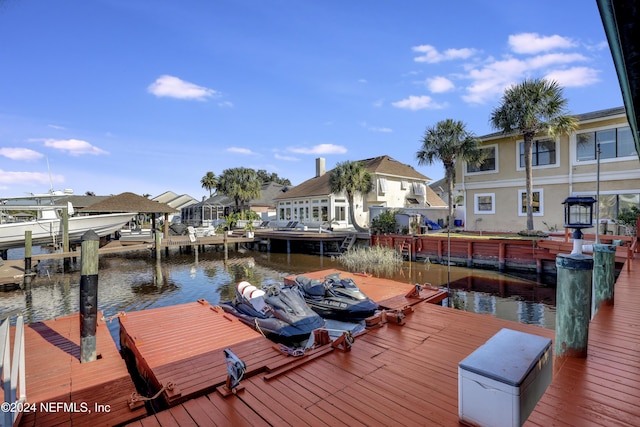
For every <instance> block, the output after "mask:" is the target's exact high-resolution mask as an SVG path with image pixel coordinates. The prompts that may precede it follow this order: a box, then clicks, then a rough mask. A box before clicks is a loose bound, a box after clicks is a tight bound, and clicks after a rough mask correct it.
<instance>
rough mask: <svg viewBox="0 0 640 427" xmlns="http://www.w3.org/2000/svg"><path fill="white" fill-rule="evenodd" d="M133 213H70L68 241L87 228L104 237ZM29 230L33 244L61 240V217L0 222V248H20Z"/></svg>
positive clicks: (45, 243) (120, 226)
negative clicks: (81, 214) (82, 214)
mask: <svg viewBox="0 0 640 427" xmlns="http://www.w3.org/2000/svg"><path fill="white" fill-rule="evenodd" d="M135 215H136V214H135V213H133V212H125V213H115V214H102V215H87V216H73V217H70V218H69V241H70V242H78V241H80V239H81V238H82V236H83V235H84V233H86V232H87V231H89V230H93V231H94V232H95V233H96V234H97V235H98V236H100V237H104V236H108V235H110V234H112V233H115V232H116V231H118V230H120V229H121V228H122V226H123V225H125V224H126V223H127V222H128V221H129V220H131V218H132V217H134V216H135ZM28 230H30V231H31V242H32V245H33V246H41V245H51V244H53V245H55V244H58V243H61V242H62V232H63V229H62V220H61V219H59V218H50V219H38V220H35V221H25V222H12V223H6V224H0V250H6V249H11V248H21V247H24V243H25V232H26V231H28Z"/></svg>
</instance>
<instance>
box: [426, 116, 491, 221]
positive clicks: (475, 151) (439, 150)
mask: <svg viewBox="0 0 640 427" xmlns="http://www.w3.org/2000/svg"><path fill="white" fill-rule="evenodd" d="M484 154H485V153H484V151H483V150H482V149H481V141H480V140H479V139H478V138H476V136H475V135H474V134H473V133H472V132H469V131H468V130H467V129H466V126H465V124H464V123H463V122H461V121H459V120H453V119H446V120H442V121H439V122H438V123H436V125H435V126H432V127H429V128H427V130H426V131H425V132H424V137H423V138H422V147H421V148H420V149H419V150H418V152H417V153H416V158H417V159H418V164H420V165H425V164H426V165H430V164H433V162H434V161H436V160H440V161H441V162H442V164H443V165H444V173H445V180H446V182H447V188H448V190H447V191H448V192H449V200H448V203H449V218H448V220H447V223H448V224H447V227H449V228H451V220H452V218H453V188H454V185H455V182H456V161H458V160H463V161H466V162H467V163H469V164H474V165H477V164H480V163H482V161H483V160H484Z"/></svg>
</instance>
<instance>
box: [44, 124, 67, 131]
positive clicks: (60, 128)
mask: <svg viewBox="0 0 640 427" xmlns="http://www.w3.org/2000/svg"><path fill="white" fill-rule="evenodd" d="M48 126H49V127H50V128H51V129H56V130H65V129H66V128H65V127H64V126H59V125H48Z"/></svg>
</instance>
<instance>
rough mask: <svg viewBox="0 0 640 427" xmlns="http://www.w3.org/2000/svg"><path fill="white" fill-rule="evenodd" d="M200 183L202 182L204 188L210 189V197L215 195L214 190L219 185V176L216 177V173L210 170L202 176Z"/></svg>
mask: <svg viewBox="0 0 640 427" xmlns="http://www.w3.org/2000/svg"><path fill="white" fill-rule="evenodd" d="M200 184H202V188H204V189H206V190H209V197H211V196H212V195H213V193H212V190H213V189H214V188H216V187H217V186H218V178H216V174H215V173H213V172H211V171H209V172H207V174H206V175H205V176H203V177H202V179H201V180H200Z"/></svg>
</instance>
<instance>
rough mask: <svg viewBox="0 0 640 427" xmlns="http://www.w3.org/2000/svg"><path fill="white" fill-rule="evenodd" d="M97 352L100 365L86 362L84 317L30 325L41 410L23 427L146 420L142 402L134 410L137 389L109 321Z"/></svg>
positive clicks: (29, 354) (32, 389)
mask: <svg viewBox="0 0 640 427" xmlns="http://www.w3.org/2000/svg"><path fill="white" fill-rule="evenodd" d="M99 317H100V316H99ZM12 340H13V338H12ZM96 349H97V354H98V359H97V360H95V361H93V362H87V363H80V316H79V314H75V315H71V316H66V317H60V318H58V319H55V320H48V321H45V322H36V323H31V324H28V325H25V365H26V386H27V401H28V402H29V403H30V404H35V406H33V407H32V408H31V409H34V410H33V411H32V412H26V413H23V415H22V418H21V420H20V424H19V425H20V426H54V425H60V426H67V425H73V426H89V427H95V426H102V425H117V424H124V423H127V422H130V421H133V420H136V419H138V418H141V417H144V416H146V414H147V412H146V409H145V407H144V404H143V403H142V402H138V403H137V404H134V405H132V406H130V405H129V402H130V401H131V396H132V393H134V392H136V388H135V385H134V383H133V381H132V379H131V376H130V375H129V371H128V370H127V367H126V364H125V362H124V360H123V359H122V357H121V356H120V353H119V352H118V350H117V348H116V346H115V343H114V342H113V338H112V337H111V334H110V333H109V329H108V327H107V325H106V324H105V323H104V322H103V321H99V322H98V327H97V331H96ZM65 405H67V406H65Z"/></svg>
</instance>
